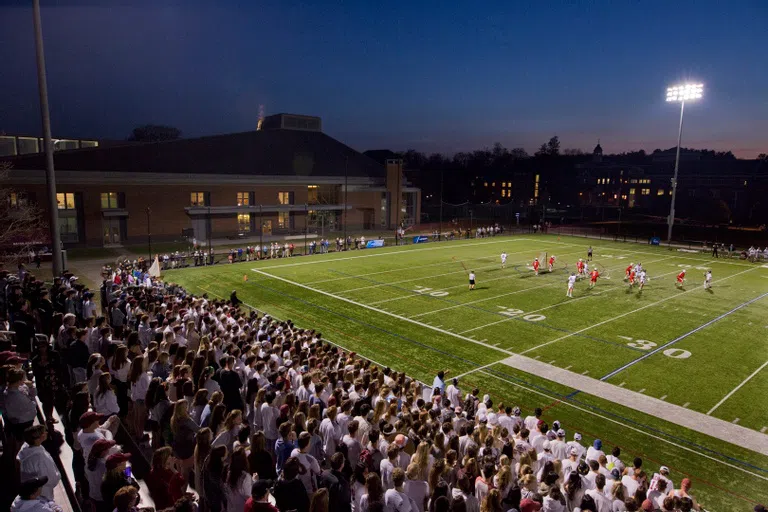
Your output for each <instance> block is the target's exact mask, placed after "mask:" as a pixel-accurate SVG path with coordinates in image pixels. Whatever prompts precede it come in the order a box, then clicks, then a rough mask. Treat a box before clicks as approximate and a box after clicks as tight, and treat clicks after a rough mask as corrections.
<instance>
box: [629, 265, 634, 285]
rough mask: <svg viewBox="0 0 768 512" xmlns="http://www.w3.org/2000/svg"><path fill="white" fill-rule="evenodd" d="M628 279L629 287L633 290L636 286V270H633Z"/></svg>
mask: <svg viewBox="0 0 768 512" xmlns="http://www.w3.org/2000/svg"><path fill="white" fill-rule="evenodd" d="M628 279H629V287H630V288H632V287H633V286H635V270H634V269H631V270H630V271H629V278H628Z"/></svg>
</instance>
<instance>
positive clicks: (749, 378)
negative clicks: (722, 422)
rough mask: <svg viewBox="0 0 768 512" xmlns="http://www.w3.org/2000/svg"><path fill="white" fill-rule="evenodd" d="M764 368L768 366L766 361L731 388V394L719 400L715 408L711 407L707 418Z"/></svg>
mask: <svg viewBox="0 0 768 512" xmlns="http://www.w3.org/2000/svg"><path fill="white" fill-rule="evenodd" d="M766 366H768V361H766V362H764V363H763V364H762V365H760V368H758V369H757V370H755V371H754V372H752V373H751V374H750V376H749V377H747V378H746V379H744V380H743V381H741V384H739V385H738V386H736V387H735V388H733V389H732V390H731V392H730V393H728V394H727V395H725V396H724V397H723V399H722V400H720V401H719V402H717V403H716V404H715V406H714V407H712V408H711V409H710V410H709V411H708V412H707V416H709V415H711V414H712V413H713V412H715V409H717V408H718V407H720V406H721V405H723V404H724V403H725V401H726V400H728V399H729V398H731V396H733V394H734V393H736V392H737V391H738V390H740V389H741V388H742V386H744V384H746V383H747V382H749V381H750V380H752V377H754V376H755V375H757V374H758V373H760V370H762V369H763V368H765V367H766Z"/></svg>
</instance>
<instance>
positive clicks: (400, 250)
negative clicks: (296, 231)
mask: <svg viewBox="0 0 768 512" xmlns="http://www.w3.org/2000/svg"><path fill="white" fill-rule="evenodd" d="M533 240H534V239H532V238H515V237H512V236H503V237H502V239H501V240H490V241H488V242H475V241H474V240H473V241H472V242H470V243H466V244H456V243H453V242H442V243H443V244H445V245H440V247H431V246H427V247H425V248H423V249H411V247H413V244H411V245H400V246H396V247H390V248H392V249H393V250H391V251H386V250H382V249H365V250H366V251H372V252H373V251H375V252H374V254H363V255H361V256H349V257H347V258H328V259H326V258H318V259H317V260H312V261H302V262H299V263H287V264H285V265H272V266H269V267H263V268H261V269H260V270H270V269H281V268H288V267H299V266H304V265H317V264H319V263H333V262H335V261H347V260H357V259H360V258H376V257H379V256H395V255H399V254H409V253H419V252H429V251H440V250H444V249H455V248H457V247H459V248H460V247H474V246H477V245H488V244H502V243H509V242H521V241H526V242H530V241H533ZM539 242H541V244H542V245H544V244H548V243H551V244H554V243H556V242H548V241H543V240H539ZM435 243H436V244H437V243H440V242H435ZM564 245H568V244H564ZM329 254H330V253H329ZM333 254H336V253H333ZM198 268H205V267H198Z"/></svg>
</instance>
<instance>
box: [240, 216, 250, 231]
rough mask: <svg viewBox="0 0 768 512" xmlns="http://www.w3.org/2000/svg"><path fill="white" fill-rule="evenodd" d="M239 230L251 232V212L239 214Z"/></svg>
mask: <svg viewBox="0 0 768 512" xmlns="http://www.w3.org/2000/svg"><path fill="white" fill-rule="evenodd" d="M237 232H238V233H250V232H251V214H250V213H238V214H237Z"/></svg>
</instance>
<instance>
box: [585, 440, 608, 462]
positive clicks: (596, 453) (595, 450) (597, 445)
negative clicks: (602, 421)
mask: <svg viewBox="0 0 768 512" xmlns="http://www.w3.org/2000/svg"><path fill="white" fill-rule="evenodd" d="M601 455H605V453H603V442H602V441H601V440H599V439H595V441H594V442H593V443H592V446H590V447H589V448H588V449H587V456H586V461H587V462H589V461H591V460H595V461H596V460H597V459H598V458H599V457H600V456H601Z"/></svg>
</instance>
